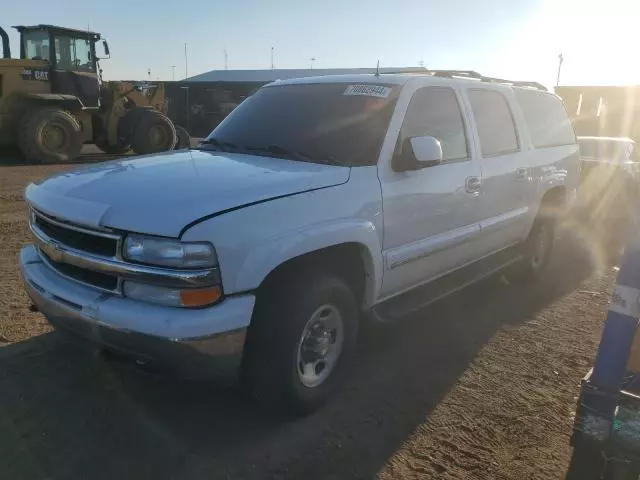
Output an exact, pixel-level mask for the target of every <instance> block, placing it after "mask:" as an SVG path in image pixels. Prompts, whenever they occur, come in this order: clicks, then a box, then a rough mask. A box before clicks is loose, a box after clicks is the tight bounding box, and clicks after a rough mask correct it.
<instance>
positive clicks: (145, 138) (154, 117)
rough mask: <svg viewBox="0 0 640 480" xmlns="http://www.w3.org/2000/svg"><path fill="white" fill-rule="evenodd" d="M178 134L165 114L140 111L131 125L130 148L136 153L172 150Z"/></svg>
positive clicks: (153, 111)
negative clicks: (134, 122) (133, 124)
mask: <svg viewBox="0 0 640 480" xmlns="http://www.w3.org/2000/svg"><path fill="white" fill-rule="evenodd" d="M177 141H178V136H177V134H176V129H175V127H174V126H173V122H172V121H171V120H169V118H168V117H167V116H166V115H163V114H162V113H160V112H158V111H155V110H148V111H145V112H142V113H141V114H140V117H139V118H138V120H137V122H136V124H135V126H134V127H133V135H132V137H131V148H132V149H133V151H134V152H136V153H138V154H143V155H144V154H150V153H158V152H165V151H167V150H173V147H174V146H175V144H176V142H177Z"/></svg>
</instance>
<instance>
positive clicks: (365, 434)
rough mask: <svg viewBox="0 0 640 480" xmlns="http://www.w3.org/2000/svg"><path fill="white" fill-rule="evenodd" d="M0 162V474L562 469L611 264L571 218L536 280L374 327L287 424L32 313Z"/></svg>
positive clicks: (12, 177) (467, 474) (19, 206)
mask: <svg viewBox="0 0 640 480" xmlns="http://www.w3.org/2000/svg"><path fill="white" fill-rule="evenodd" d="M68 168H71V167H69V166H17V165H11V164H8V165H7V164H5V165H0V240H1V241H2V243H1V245H2V248H1V249H0V292H1V295H0V342H1V343H0V477H1V478H7V479H43V478H47V479H56V480H57V479H72V478H73V479H77V478H87V479H103V478H104V479H111V478H132V479H147V478H148V479H154V480H157V479H162V478H189V479H199V478H203V479H204V478H207V479H217V478H221V479H252V478H274V479H284V478H301V479H312V478H313V479H315V478H318V479H343V478H362V479H370V478H376V477H379V478H381V479H385V480H386V479H397V478H402V479H409V478H438V479H440V478H442V479H454V478H455V479H458V478H473V479H476V478H477V479H514V480H516V479H517V480H522V479H533V478H544V479H560V478H563V477H564V475H565V473H566V470H567V466H568V464H569V460H570V456H571V448H570V447H569V435H570V432H571V425H572V413H573V411H574V407H575V401H576V395H577V393H578V384H579V381H580V378H581V377H582V376H583V375H584V374H585V373H586V372H587V370H588V369H589V368H590V366H591V363H592V361H593V357H594V355H595V352H596V348H597V344H598V340H599V336H600V333H601V328H602V323H603V320H604V317H605V314H606V309H607V304H608V291H609V289H610V287H611V284H612V282H613V279H614V278H615V267H611V266H603V264H599V265H598V266H599V269H598V270H597V271H596V270H595V269H594V263H596V262H595V260H594V258H598V256H597V255H595V256H594V255H593V254H588V253H587V248H586V247H585V245H584V242H583V241H581V240H580V238H583V237H582V236H581V235H579V234H578V233H577V231H572V230H574V229H573V228H572V227H568V228H567V231H566V232H565V233H564V235H563V238H562V239H561V240H560V241H559V243H558V249H557V253H556V255H555V258H554V260H553V262H552V264H551V266H550V269H549V271H548V273H547V274H546V276H545V278H544V279H543V281H542V282H540V283H538V284H537V285H536V286H533V287H523V286H516V285H509V284H508V283H506V282H505V281H504V280H503V279H500V278H498V277H496V278H492V279H489V280H487V281H485V282H482V283H481V284H478V285H476V286H473V287H471V288H468V289H466V290H465V291H463V292H460V293H459V294H456V295H454V296H451V297H449V298H448V299H445V300H443V301H440V302H438V303H437V304H434V305H432V306H431V307H429V308H427V309H424V310H422V311H420V312H419V313H418V314H415V315H414V316H413V317H412V318H408V319H406V320H405V321H403V322H402V323H401V324H399V325H398V326H397V328H393V329H388V330H369V331H366V332H365V335H364V336H363V338H362V341H361V344H360V354H359V355H358V360H357V362H356V365H355V367H354V369H353V371H352V373H351V375H350V380H349V383H348V385H347V386H346V388H345V389H344V390H343V391H342V392H341V393H340V394H338V395H337V397H336V398H335V399H334V400H333V401H332V402H331V403H330V404H329V405H327V406H326V407H325V408H323V409H322V410H321V411H319V412H317V413H316V414H315V415H313V416H311V417H308V418H305V419H302V420H298V421H290V420H286V419H283V418H279V417H276V416H274V415H273V414H271V413H269V412H266V411H264V410H261V409H260V408H259V407H258V406H256V405H255V404H253V403H252V402H250V401H249V400H247V399H245V397H243V396H242V395H240V394H239V392H237V391H236V389H235V388H232V387H225V388H221V387H216V386H214V385H205V384H202V383H194V382H187V381H182V380H177V379H171V378H165V377H159V376H151V375H148V374H142V373H140V372H138V371H135V370H132V369H130V368H126V367H124V366H122V365H118V364H114V363H113V362H108V361H105V360H102V359H100V358H97V357H95V356H94V355H93V354H92V353H91V352H89V351H85V350H82V349H79V348H78V347H76V346H75V345H71V344H68V343H66V342H65V340H64V339H63V338H60V337H59V336H58V335H57V334H56V333H55V332H51V330H50V328H49V326H48V325H47V323H46V322H45V320H44V318H43V317H42V316H41V315H40V314H37V313H31V312H29V310H28V300H27V297H26V295H25V294H24V293H23V290H22V286H21V282H20V278H19V275H18V267H17V254H18V251H19V249H20V247H21V246H22V245H23V244H24V243H26V242H28V234H27V221H26V220H27V211H26V207H25V204H24V202H23V200H22V192H23V189H24V187H25V185H26V184H27V183H28V182H29V181H34V180H38V179H41V178H43V177H46V176H47V175H50V174H52V173H54V172H59V171H63V170H65V169H68Z"/></svg>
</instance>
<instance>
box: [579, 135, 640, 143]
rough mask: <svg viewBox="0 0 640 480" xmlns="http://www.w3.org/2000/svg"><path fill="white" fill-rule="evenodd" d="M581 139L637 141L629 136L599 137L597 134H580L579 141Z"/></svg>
mask: <svg viewBox="0 0 640 480" xmlns="http://www.w3.org/2000/svg"><path fill="white" fill-rule="evenodd" d="M580 140H593V141H601V142H625V143H636V142H635V140H633V139H631V138H628V137H597V136H589V135H585V136H578V141H580Z"/></svg>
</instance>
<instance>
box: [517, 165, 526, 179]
mask: <svg viewBox="0 0 640 480" xmlns="http://www.w3.org/2000/svg"><path fill="white" fill-rule="evenodd" d="M528 176H529V169H528V168H524V167H520V168H518V169H517V170H516V177H518V178H522V179H525V178H527V177H528Z"/></svg>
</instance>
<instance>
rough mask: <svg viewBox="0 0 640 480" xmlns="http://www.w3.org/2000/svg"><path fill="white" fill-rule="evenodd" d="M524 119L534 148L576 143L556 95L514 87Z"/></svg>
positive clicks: (568, 121) (569, 121)
mask: <svg viewBox="0 0 640 480" xmlns="http://www.w3.org/2000/svg"><path fill="white" fill-rule="evenodd" d="M514 92H515V96H516V100H517V101H518V104H519V105H520V108H521V109H522V114H523V115H524V120H525V122H526V124H527V128H528V129H529V134H530V135H531V142H532V143H533V146H534V147H536V148H545V147H556V146H559V145H571V144H574V143H576V136H575V133H574V131H573V126H572V125H571V120H570V119H569V116H568V115H567V111H566V110H565V108H564V105H563V104H562V102H561V101H560V99H559V98H558V97H556V96H555V95H551V94H549V93H544V92H539V91H536V90H524V89H520V88H518V89H514Z"/></svg>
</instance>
